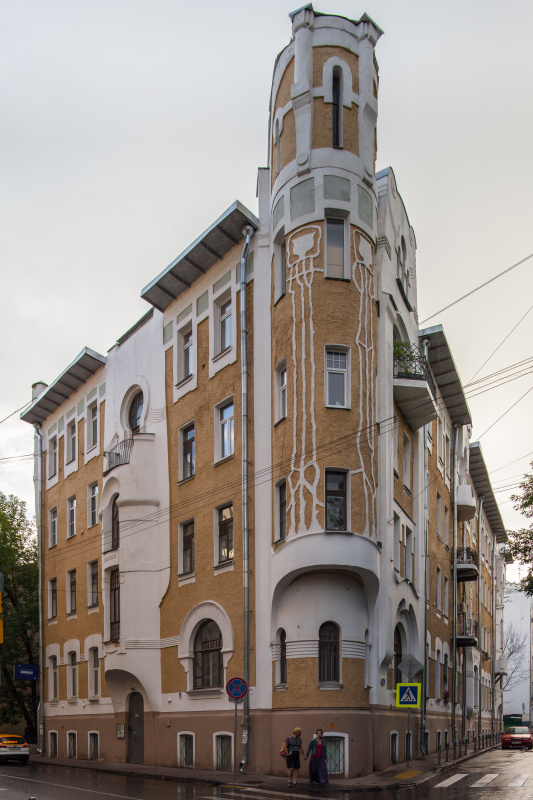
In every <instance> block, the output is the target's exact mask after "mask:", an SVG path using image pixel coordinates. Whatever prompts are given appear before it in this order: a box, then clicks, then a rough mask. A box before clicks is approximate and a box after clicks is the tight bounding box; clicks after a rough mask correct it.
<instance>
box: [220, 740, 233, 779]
mask: <svg viewBox="0 0 533 800" xmlns="http://www.w3.org/2000/svg"><path fill="white" fill-rule="evenodd" d="M216 752H217V757H216V769H223V770H228V771H229V770H231V766H232V760H231V736H228V735H227V734H219V735H218V736H217V739H216Z"/></svg>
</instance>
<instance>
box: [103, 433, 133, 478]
mask: <svg viewBox="0 0 533 800" xmlns="http://www.w3.org/2000/svg"><path fill="white" fill-rule="evenodd" d="M132 450H133V439H123V440H122V441H121V442H118V443H117V444H116V445H115V446H114V447H112V448H111V450H104V475H107V473H108V472H110V471H111V470H112V469H114V468H115V467H120V466H122V465H123V464H129V463H130V458H131V451H132Z"/></svg>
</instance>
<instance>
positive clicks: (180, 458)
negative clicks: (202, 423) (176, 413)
mask: <svg viewBox="0 0 533 800" xmlns="http://www.w3.org/2000/svg"><path fill="white" fill-rule="evenodd" d="M191 425H194V444H195V450H196V423H195V421H194V419H190V420H189V421H188V422H187V423H185V425H181V426H180V427H179V428H178V481H184V480H190V478H193V477H194V475H195V474H196V470H195V472H194V473H193V475H191V476H190V477H189V478H185V477H184V475H183V442H184V438H183V431H185V430H187V428H190V427H191Z"/></svg>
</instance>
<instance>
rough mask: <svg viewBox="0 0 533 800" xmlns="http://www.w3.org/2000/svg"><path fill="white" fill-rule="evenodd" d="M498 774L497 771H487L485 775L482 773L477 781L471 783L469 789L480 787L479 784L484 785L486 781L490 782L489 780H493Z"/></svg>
mask: <svg viewBox="0 0 533 800" xmlns="http://www.w3.org/2000/svg"><path fill="white" fill-rule="evenodd" d="M498 774H499V773H498V772H487V774H486V775H483V777H482V778H480V779H479V780H478V781H476V782H475V783H473V784H472V786H471V787H470V788H471V789H476V788H478V787H481V786H486V785H487V783H490V782H491V781H493V780H494V778H497V777H498Z"/></svg>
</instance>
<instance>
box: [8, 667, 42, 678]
mask: <svg viewBox="0 0 533 800" xmlns="http://www.w3.org/2000/svg"><path fill="white" fill-rule="evenodd" d="M13 679H14V680H16V681H38V680H39V665H38V664H13Z"/></svg>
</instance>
